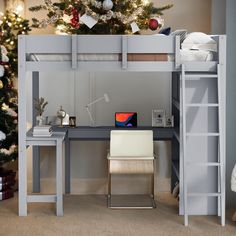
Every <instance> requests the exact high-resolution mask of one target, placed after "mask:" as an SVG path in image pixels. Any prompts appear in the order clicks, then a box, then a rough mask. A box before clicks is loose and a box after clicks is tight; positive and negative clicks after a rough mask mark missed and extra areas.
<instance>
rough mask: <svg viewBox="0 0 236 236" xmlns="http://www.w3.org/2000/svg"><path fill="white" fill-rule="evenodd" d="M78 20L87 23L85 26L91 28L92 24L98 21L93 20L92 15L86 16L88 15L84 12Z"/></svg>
mask: <svg viewBox="0 0 236 236" xmlns="http://www.w3.org/2000/svg"><path fill="white" fill-rule="evenodd" d="M80 21H81V22H82V23H84V24H85V25H87V26H88V27H89V29H91V28H93V26H94V25H96V24H97V22H98V21H97V20H95V19H94V18H93V17H91V16H88V15H86V14H84V15H82V16H81V17H80Z"/></svg>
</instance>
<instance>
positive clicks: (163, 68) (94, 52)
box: [18, 35, 226, 225]
mask: <svg viewBox="0 0 236 236" xmlns="http://www.w3.org/2000/svg"><path fill="white" fill-rule="evenodd" d="M211 37H212V38H213V39H214V40H215V41H216V48H217V51H216V52H214V53H212V54H211V57H210V59H207V60H204V61H185V60H184V59H183V58H184V56H183V54H182V52H181V43H180V37H179V36H160V35H137V36H136V35H135V36H134V35H72V36H59V35H48V36H46V35H40V36H38V35H37V36H33V35H29V36H25V35H20V36H19V40H18V48H19V49H18V57H19V64H18V66H19V73H18V77H19V78H18V81H19V85H18V88H19V215H27V198H26V191H27V187H26V183H27V175H26V162H25V160H24V158H25V156H26V139H27V136H26V133H27V128H26V79H25V78H26V72H32V78H33V80H32V83H33V98H35V97H38V93H39V92H38V87H39V86H38V83H39V75H40V72H41V71H60V70H63V71H64V70H68V71H69V70H78V71H95V72H96V71H98V72H99V71H112V72H125V71H129V72H135V71H136V72H137V71H142V72H172V74H173V76H172V113H173V115H174V118H175V132H174V135H173V139H172V161H173V162H172V170H173V171H172V189H173V188H174V182H175V181H176V180H178V181H179V182H180V207H179V213H180V214H181V215H183V214H184V215H185V224H186V225H187V215H212V214H217V215H218V216H221V224H222V225H224V219H225V210H224V209H225V190H224V189H225V186H224V181H225V180H224V175H225V155H224V153H225V87H226V85H225V77H226V76H225V65H226V62H225V61H226V56H225V53H226V37H225V36H224V35H216V36H211ZM187 76H188V77H190V78H192V79H193V80H199V81H200V80H201V79H204V80H207V79H211V78H217V80H216V81H217V85H218V87H220V88H221V89H220V94H218V103H219V104H221V106H220V105H219V106H217V105H216V106H213V105H211V104H210V105H206V104H204V103H203V104H200V103H198V104H197V105H196V104H195V105H193V106H192V107H194V106H198V107H203V108H204V107H209V108H212V107H216V108H217V107H218V108H220V107H221V109H219V110H220V111H221V114H220V113H219V114H220V118H221V119H220V118H219V119H218V118H217V117H216V118H215V119H214V120H215V122H218V120H219V124H220V125H219V128H220V130H221V136H222V139H221V138H219V140H221V142H220V141H218V143H221V146H220V147H221V148H220V149H221V151H222V152H221V155H220V158H221V159H220V160H221V161H222V162H221V164H222V165H221V164H220V165H219V166H220V168H221V169H220V170H217V171H216V172H214V173H213V174H211V179H210V180H206V182H207V185H206V186H205V190H207V189H212V188H211V186H214V188H217V189H214V192H218V191H219V188H220V189H221V193H222V195H219V194H218V195H217V194H210V193H209V194H205V195H203V194H202V195H201V194H198V195H196V196H198V197H200V198H199V200H198V201H196V200H195V199H196V198H194V199H193V198H191V199H190V200H188V208H187V210H186V205H187V203H186V201H187V200H185V199H186V198H187V193H186V192H184V189H186V188H187V187H185V183H184V182H185V176H186V173H185V172H184V168H185V167H186V166H185V162H184V157H185V149H186V147H185V145H184V144H185V142H184V135H185V132H186V130H185V131H184V127H185V125H184V122H185V115H186V114H185V113H186V111H185V109H184V107H183V104H184V103H183V94H184V93H185V82H184V83H183V78H185V77H186V78H187ZM181 78H182V79H181ZM184 80H185V79H184ZM196 87H198V86H196ZM218 92H219V89H218ZM33 112H35V111H33ZM33 125H35V113H34V114H33ZM210 134H212V133H210ZM200 136H205V135H204V134H203V133H202V134H200ZM206 136H207V138H208V136H211V135H206ZM213 136H214V135H213ZM215 136H217V135H215ZM209 138H210V137H209ZM213 146H214V148H215V149H218V147H219V145H218V144H215V145H213ZM206 149H207V148H206ZM33 154H34V155H35V156H37V151H35V152H34V151H33ZM218 156H219V155H218ZM217 158H218V159H219V157H217ZM37 161H39V158H38V159H37ZM37 161H36V162H35V161H34V164H33V168H36V169H37V168H39V167H38V166H39V163H37ZM205 161H209V160H208V157H206V160H205ZM218 161H219V160H218ZM37 165H38V166H37ZM205 166H207V167H209V166H214V165H213V164H212V165H210V164H209V165H208V164H207V165H205ZM217 166H218V165H217ZM209 173H210V171H209ZM219 173H220V174H219ZM203 175H204V177H206V178H208V177H209V176H208V172H205V173H204V174H203ZM217 175H218V180H217ZM219 176H220V179H219ZM215 177H216V178H215ZM189 179H190V180H191V181H190V182H192V183H194V182H196V181H197V179H196V178H195V179H194V178H193V179H191V178H189ZM201 181H202V180H201ZM220 181H221V182H220ZM220 183H223V185H222V186H221V185H220ZM195 184H196V183H195ZM198 184H200V183H198ZM196 196H195V197H196ZM208 197H217V199H218V200H217V199H215V200H214V201H208ZM220 199H221V200H220ZM201 203H203V204H202V205H203V206H201V207H200V206H199V205H200V204H201Z"/></svg>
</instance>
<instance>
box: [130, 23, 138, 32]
mask: <svg viewBox="0 0 236 236" xmlns="http://www.w3.org/2000/svg"><path fill="white" fill-rule="evenodd" d="M130 26H131V28H132V32H133V34H134V33H136V32H138V31H139V30H140V29H139V27H138V25H137V23H136V22H132V23H131V25H130Z"/></svg>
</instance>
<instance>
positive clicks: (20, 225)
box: [0, 194, 236, 236]
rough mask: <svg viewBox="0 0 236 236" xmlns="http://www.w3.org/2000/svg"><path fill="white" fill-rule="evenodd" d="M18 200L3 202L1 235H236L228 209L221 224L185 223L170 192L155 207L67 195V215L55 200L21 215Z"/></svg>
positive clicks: (192, 220) (199, 220) (198, 219)
mask: <svg viewBox="0 0 236 236" xmlns="http://www.w3.org/2000/svg"><path fill="white" fill-rule="evenodd" d="M17 205H18V200H17V196H16V197H15V198H14V199H9V200H6V201H2V202H0V235H1V236H2V235H4V236H6V235H7V236H11V235H17V236H18V235H19V236H27V235H33V236H37V235H40V236H41V235H42V236H44V235H47V236H53V235H56V236H60V235H66V236H67V235H68V236H69V235H78V236H90V235H91V236H92V235H96V236H108V235H114V236H126V235H127V236H133V235H135V236H152V235H155V236H158V235H161V236H166V235H173V236H178V235H181V236H182V235H191V236H193V235H197V236H202V235H207V236H211V235H214V236H215V235H217V236H218V235H219V236H221V235H231V236H232V235H236V223H232V222H231V220H230V217H231V216H232V212H231V213H228V219H227V225H226V226H225V227H221V226H220V225H219V219H218V218H217V217H215V216H212V217H211V216H210V217H209V216H204V217H193V216H192V217H190V226H189V227H184V226H183V217H181V216H178V214H177V211H178V204H177V202H176V201H175V199H173V198H172V196H171V195H170V194H162V195H161V196H159V197H158V199H157V208H156V209H155V210H110V209H108V208H107V207H106V197H105V196H101V195H94V196H75V195H70V196H66V197H65V198H64V216H63V217H56V216H55V208H54V204H51V203H50V204H47V203H46V204H42V203H33V204H30V205H29V207H28V211H29V214H28V216H27V217H18V215H17V209H18V206H17Z"/></svg>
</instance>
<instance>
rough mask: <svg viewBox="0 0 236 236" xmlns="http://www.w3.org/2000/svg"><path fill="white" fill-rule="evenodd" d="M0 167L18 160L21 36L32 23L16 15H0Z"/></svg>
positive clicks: (8, 13)
mask: <svg viewBox="0 0 236 236" xmlns="http://www.w3.org/2000/svg"><path fill="white" fill-rule="evenodd" d="M0 14H1V16H0V45H1V47H0V166H2V165H3V164H4V163H6V162H9V161H13V160H15V159H16V158H17V156H18V153H17V138H18V134H17V91H16V89H15V88H14V79H15V78H16V77H17V36H18V35H19V34H27V33H28V31H29V30H30V28H29V21H27V20H25V19H23V18H22V17H20V16H19V15H17V14H16V13H11V12H8V11H7V12H6V13H5V14H3V13H0Z"/></svg>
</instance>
